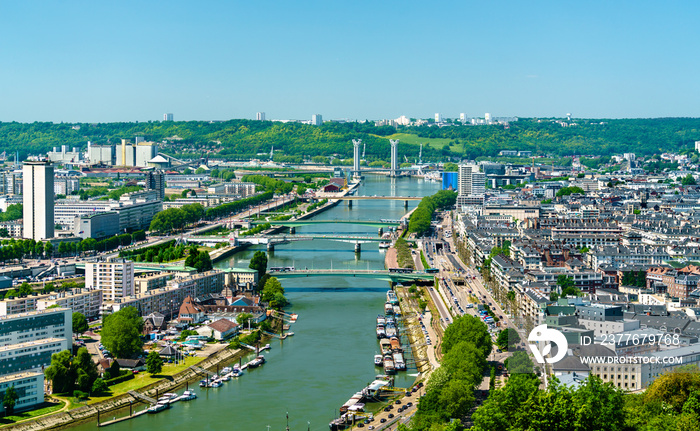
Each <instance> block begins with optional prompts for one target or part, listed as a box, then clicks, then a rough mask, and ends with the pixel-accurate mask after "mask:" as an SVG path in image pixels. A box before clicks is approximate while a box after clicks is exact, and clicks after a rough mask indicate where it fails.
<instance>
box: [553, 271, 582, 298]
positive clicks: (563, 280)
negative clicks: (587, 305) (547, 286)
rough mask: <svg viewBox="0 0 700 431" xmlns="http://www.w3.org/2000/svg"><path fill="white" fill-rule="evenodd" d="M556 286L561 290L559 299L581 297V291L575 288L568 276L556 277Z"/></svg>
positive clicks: (572, 280)
mask: <svg viewBox="0 0 700 431" xmlns="http://www.w3.org/2000/svg"><path fill="white" fill-rule="evenodd" d="M557 286H559V288H560V289H561V297H562V298H563V297H566V296H569V295H571V296H581V291H580V290H579V289H577V288H576V285H575V284H574V279H573V278H571V277H569V276H568V275H564V274H560V275H558V276H557Z"/></svg>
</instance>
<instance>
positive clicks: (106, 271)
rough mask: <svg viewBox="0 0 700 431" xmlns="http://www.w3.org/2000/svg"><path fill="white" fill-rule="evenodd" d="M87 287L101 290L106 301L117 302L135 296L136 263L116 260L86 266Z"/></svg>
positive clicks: (89, 263) (90, 263) (91, 263)
mask: <svg viewBox="0 0 700 431" xmlns="http://www.w3.org/2000/svg"><path fill="white" fill-rule="evenodd" d="M85 287H86V288H87V289H101V290H102V292H103V300H104V301H117V300H120V299H122V298H125V297H128V296H131V295H133V294H134V262H132V261H130V260H126V259H119V258H114V259H110V260H108V261H100V262H87V263H86V264H85Z"/></svg>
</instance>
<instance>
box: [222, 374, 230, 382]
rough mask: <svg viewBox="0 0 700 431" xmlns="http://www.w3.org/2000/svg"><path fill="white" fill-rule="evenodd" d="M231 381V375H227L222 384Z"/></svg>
mask: <svg viewBox="0 0 700 431" xmlns="http://www.w3.org/2000/svg"><path fill="white" fill-rule="evenodd" d="M229 380H231V375H230V374H226V375H224V376H223V377H222V378H221V381H222V382H228V381H229Z"/></svg>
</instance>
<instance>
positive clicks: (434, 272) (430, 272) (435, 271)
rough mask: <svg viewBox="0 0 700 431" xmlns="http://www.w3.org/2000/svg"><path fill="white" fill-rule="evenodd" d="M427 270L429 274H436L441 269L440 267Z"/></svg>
mask: <svg viewBox="0 0 700 431" xmlns="http://www.w3.org/2000/svg"><path fill="white" fill-rule="evenodd" d="M425 272H427V273H428V274H436V273H438V272H440V269H439V268H428V269H426V270H425Z"/></svg>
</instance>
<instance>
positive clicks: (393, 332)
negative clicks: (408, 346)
mask: <svg viewBox="0 0 700 431" xmlns="http://www.w3.org/2000/svg"><path fill="white" fill-rule="evenodd" d="M384 331H385V332H386V336H387V338H391V337H396V336H397V335H398V331H397V329H396V325H395V324H389V323H387V325H386V328H384Z"/></svg>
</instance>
